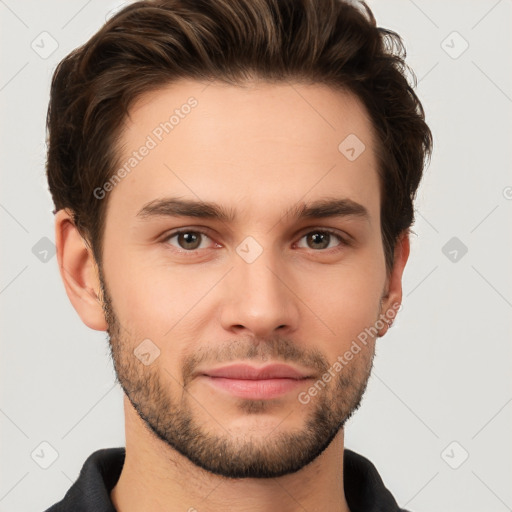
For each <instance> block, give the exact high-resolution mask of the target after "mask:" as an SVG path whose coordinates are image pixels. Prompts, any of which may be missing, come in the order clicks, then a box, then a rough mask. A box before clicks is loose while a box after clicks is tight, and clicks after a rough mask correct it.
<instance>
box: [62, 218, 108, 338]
mask: <svg viewBox="0 0 512 512" xmlns="http://www.w3.org/2000/svg"><path fill="white" fill-rule="evenodd" d="M55 244H56V246H57V261H58V264H59V270H60V275H61V277H62V281H63V282H64V287H65V289H66V293H67V295H68V297H69V300H70V301H71V304H72V305H73V307H74V308H75V310H76V312H77V313H78V315H79V316H80V318H81V319H82V322H83V323H84V324H85V325H87V326H88V327H90V328H91V329H94V330H97V331H106V330H107V327H108V324H107V322H106V321H105V315H104V313H103V308H102V307H101V300H100V296H101V286H100V279H99V272H98V267H97V264H96V261H95V259H94V256H93V254H92V251H91V249H90V248H89V247H88V246H87V245H86V243H85V241H84V239H83V238H82V236H81V234H80V232H79V231H78V229H77V228H76V226H75V224H74V222H73V217H72V215H71V212H69V211H68V210H67V209H62V210H59V211H58V212H57V213H56V214H55Z"/></svg>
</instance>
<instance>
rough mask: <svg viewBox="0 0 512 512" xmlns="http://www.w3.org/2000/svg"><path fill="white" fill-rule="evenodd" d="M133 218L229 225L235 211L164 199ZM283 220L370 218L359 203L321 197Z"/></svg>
mask: <svg viewBox="0 0 512 512" xmlns="http://www.w3.org/2000/svg"><path fill="white" fill-rule="evenodd" d="M136 216H137V217H139V218H141V219H143V220H148V219H151V218H155V217H194V218H198V219H213V220H220V221H222V222H227V223H229V222H233V221H234V220H235V219H236V212H235V210H234V209H233V208H224V207H223V206H221V205H219V204H216V203H212V202H208V201H195V200H190V199H180V198H177V197H167V198H163V199H155V200H153V201H150V202H149V203H146V204H145V205H144V206H143V207H142V209H141V210H140V211H139V212H138V213H137V215H136ZM283 217H284V218H287V219H289V218H293V219H295V220H301V219H320V218H331V217H361V218H364V219H366V220H369V219H370V215H369V213H368V210H367V209H366V208H365V207H364V206H363V205H362V204H359V203H357V202H355V201H353V200H352V199H348V198H322V199H318V200H316V201H313V202H311V203H305V202H301V203H298V204H297V205H294V206H292V207H291V208H289V209H288V210H287V211H286V212H285V213H284V215H283Z"/></svg>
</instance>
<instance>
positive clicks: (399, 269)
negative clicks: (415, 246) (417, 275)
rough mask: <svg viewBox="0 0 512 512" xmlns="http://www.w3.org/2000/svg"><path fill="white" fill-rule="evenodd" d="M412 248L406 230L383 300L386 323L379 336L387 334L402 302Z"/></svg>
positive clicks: (399, 242) (398, 245) (395, 255)
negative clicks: (407, 265)
mask: <svg viewBox="0 0 512 512" xmlns="http://www.w3.org/2000/svg"><path fill="white" fill-rule="evenodd" d="M410 250H411V247H410V240H409V233H408V231H404V232H403V233H402V234H401V235H400V237H399V239H398V241H397V243H396V246H395V251H394V261H393V268H392V269H391V272H390V273H389V276H388V279H387V288H386V289H387V293H386V294H385V297H383V298H382V301H381V303H382V310H381V315H380V318H382V319H383V320H384V323H385V324H386V325H385V326H384V327H383V328H382V329H381V330H380V331H379V336H384V334H386V332H387V331H388V329H389V327H391V324H392V323H393V320H394V318H395V316H396V315H397V313H398V309H399V308H400V305H401V304H402V276H403V273H404V269H405V265H406V263H407V260H408V258H409V253H410Z"/></svg>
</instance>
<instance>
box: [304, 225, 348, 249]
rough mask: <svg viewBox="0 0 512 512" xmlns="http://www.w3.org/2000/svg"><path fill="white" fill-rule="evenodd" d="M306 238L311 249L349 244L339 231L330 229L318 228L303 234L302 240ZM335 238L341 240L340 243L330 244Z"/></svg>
mask: <svg viewBox="0 0 512 512" xmlns="http://www.w3.org/2000/svg"><path fill="white" fill-rule="evenodd" d="M303 238H305V239H306V244H308V245H307V247H306V248H310V249H315V250H316V249H333V248H334V249H340V248H342V247H343V246H346V245H349V242H348V241H347V240H346V239H345V238H344V237H342V236H341V235H340V234H339V233H337V232H335V231H332V230H330V229H317V230H315V231H310V232H308V233H306V234H305V235H303V236H302V238H301V240H302V239H303ZM333 238H335V239H337V240H338V241H339V243H338V245H335V246H330V244H331V242H332V241H333Z"/></svg>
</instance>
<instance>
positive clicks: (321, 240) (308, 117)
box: [98, 81, 388, 478]
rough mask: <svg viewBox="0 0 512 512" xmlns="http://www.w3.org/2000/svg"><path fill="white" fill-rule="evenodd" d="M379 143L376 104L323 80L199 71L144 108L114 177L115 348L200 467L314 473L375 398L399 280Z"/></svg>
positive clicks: (134, 394) (164, 433) (141, 394)
mask: <svg viewBox="0 0 512 512" xmlns="http://www.w3.org/2000/svg"><path fill="white" fill-rule="evenodd" d="M191 98H192V99H191ZM187 105H188V106H187ZM173 114H174V118H171V116H172V115H173ZM170 118H171V119H170ZM166 122H167V124H166ZM350 134H355V136H357V139H358V140H359V141H360V142H362V143H363V144H364V146H365V149H364V151H362V152H361V153H360V154H359V155H358V156H357V154H358V153H359V152H360V151H361V148H362V146H361V145H360V143H359V142H357V140H356V139H354V138H353V135H352V136H351V137H352V139H348V140H349V141H352V144H351V146H354V147H355V152H356V156H357V158H355V159H354V158H353V156H354V154H353V153H354V152H351V151H350V149H349V150H348V153H347V148H346V147H345V146H343V145H342V150H341V151H340V149H339V146H340V143H342V142H343V141H344V140H345V139H346V137H347V136H349V135H350ZM354 140H356V142H357V144H356V145H354V144H355V143H354ZM143 147H146V148H147V149H146V150H144V149H142V148H143ZM374 148H375V144H374V139H373V135H372V129H371V124H370V121H369V120H368V118H367V116H366V113H365V110H364V108H363V107H362V105H361V104H360V103H359V102H358V101H357V100H356V99H355V98H354V97H353V96H351V95H350V94H348V93H343V92H339V91H334V90H332V89H330V88H328V87H326V86H323V85H308V86H306V85H298V84H297V85H294V86H293V87H291V86H289V85H275V84H274V85H272V84H266V83H259V84H257V85H256V84H254V83H253V84H251V85H247V86H246V87H244V88H241V87H235V86H229V85H223V84H220V83H215V84H211V85H209V86H207V87H205V85H204V84H200V83H198V82H193V81H182V82H179V83H176V84H173V85H172V86H169V87H167V88H165V89H162V90H159V91H158V92H153V93H151V94H147V95H145V96H144V97H142V98H141V99H140V100H139V101H138V102H137V103H136V104H135V105H134V107H133V108H132V109H131V115H130V117H129V119H128V120H127V122H126V126H125V129H124V132H123V136H122V140H121V146H120V155H121V159H120V162H121V164H120V168H121V167H123V166H124V168H125V171H126V172H120V173H119V177H120V178H121V179H120V180H117V181H116V182H115V183H114V182H112V183H111V184H110V186H109V185H107V186H106V187H105V190H108V208H107V216H106V227H105V233H104V253H103V261H102V272H101V274H100V276H101V282H102V292H103V297H104V311H105V314H106V319H107V321H108V324H109V329H108V332H109V336H110V344H111V350H112V357H113V361H114V365H115V370H116V374H117V378H118V380H119V382H120V384H121V386H122V387H123V389H124V392H125V393H126V395H127V397H128V399H129V401H130V404H131V406H132V407H133V409H134V411H136V413H137V414H138V415H139V416H140V418H141V419H142V420H143V421H144V422H145V423H146V425H147V427H149V429H150V431H151V432H152V433H153V434H154V435H155V436H156V437H157V438H159V439H161V440H162V441H163V442H165V443H166V444H168V445H169V446H171V447H173V448H174V449H176V450H177V451H178V452H180V453H181V454H183V455H185V456H186V457H188V458H189V459H190V460H191V461H192V462H193V463H195V464H196V465H198V466H200V467H202V468H204V469H206V470H208V471H210V472H214V473H217V474H221V475H224V476H227V477H237V478H241V477H276V476H279V475H283V474H287V473H291V472H295V471H298V470H299V469H300V468H302V467H303V466H305V465H306V464H308V463H309V462H311V461H312V460H314V459H315V458H316V457H317V456H318V455H319V454H320V453H321V452H322V451H323V450H324V449H325V448H326V447H327V446H328V445H329V443H330V442H331V441H332V440H333V438H334V437H335V436H336V434H337V433H338V432H339V430H340V429H341V428H342V427H343V425H344V424H345V422H346V421H347V419H348V418H349V417H350V416H351V415H352V413H353V412H354V411H355V410H356V409H357V408H358V406H359V404H360V401H361V398H362V395H363V393H364V390H365V388H366V384H367V380H368V377H369V374H370V370H371V367H372V360H373V356H374V348H375V347H374V345H375V339H376V336H375V335H374V331H370V332H371V334H370V335H366V339H365V342H364V343H363V342H362V341H361V339H362V337H361V333H362V332H364V331H365V329H367V331H366V332H367V333H368V328H369V327H372V326H374V325H375V324H376V322H377V321H378V320H379V318H382V313H383V309H382V306H383V303H382V302H381V300H382V299H383V297H384V296H385V294H386V288H387V286H388V279H387V275H386V269H385V259H384V252H383V246H382V239H381V232H380V214H379V211H380V195H379V179H378V175H377V168H376V159H375V155H374ZM134 152H135V153H134ZM347 155H348V156H350V157H351V158H348V157H347ZM130 159H133V160H130ZM98 195H101V193H98ZM98 200H107V199H98ZM199 202H201V203H208V204H207V205H206V206H205V204H202V205H197V204H195V205H194V204H193V203H199ZM379 315H380V316H379ZM363 338H364V337H363ZM354 342H355V344H356V346H357V347H358V349H359V350H357V351H356V349H354ZM351 347H352V349H351ZM351 350H352V358H350V359H348V356H347V351H351ZM342 360H343V361H344V362H343V363H342V362H341V361H342ZM336 362H338V364H336ZM275 364H280V365H285V366H284V370H283V366H280V367H278V366H273V367H272V366H271V365H275ZM239 365H248V366H249V367H250V368H247V366H239ZM340 366H341V368H340ZM260 370H261V371H260ZM259 371H260V373H258V372H259ZM230 372H231V373H230ZM251 372H252V373H251ZM261 372H263V373H261ZM265 372H266V373H265ZM286 372H288V373H286ZM329 375H330V377H329ZM219 454H222V456H219Z"/></svg>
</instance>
